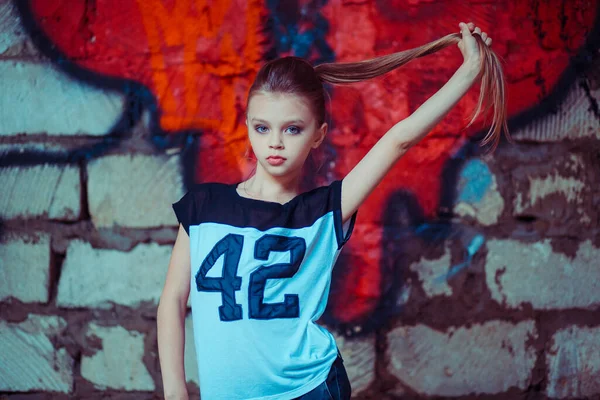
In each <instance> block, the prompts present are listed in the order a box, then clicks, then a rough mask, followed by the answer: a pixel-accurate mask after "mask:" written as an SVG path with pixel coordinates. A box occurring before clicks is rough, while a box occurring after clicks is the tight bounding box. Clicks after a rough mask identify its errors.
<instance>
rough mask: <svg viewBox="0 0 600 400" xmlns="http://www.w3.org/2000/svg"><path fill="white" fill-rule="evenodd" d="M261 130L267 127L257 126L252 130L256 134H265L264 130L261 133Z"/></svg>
mask: <svg viewBox="0 0 600 400" xmlns="http://www.w3.org/2000/svg"><path fill="white" fill-rule="evenodd" d="M263 128H264V129H267V127H266V126H264V125H258V126H257V127H256V128H254V129H255V130H256V132H258V133H265V132H266V130H265V131H262V130H261V129H263Z"/></svg>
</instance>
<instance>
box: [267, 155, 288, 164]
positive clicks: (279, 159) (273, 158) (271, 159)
mask: <svg viewBox="0 0 600 400" xmlns="http://www.w3.org/2000/svg"><path fill="white" fill-rule="evenodd" d="M284 161H285V158H283V157H280V156H269V157H267V162H268V163H269V164H271V165H281V164H283V162H284Z"/></svg>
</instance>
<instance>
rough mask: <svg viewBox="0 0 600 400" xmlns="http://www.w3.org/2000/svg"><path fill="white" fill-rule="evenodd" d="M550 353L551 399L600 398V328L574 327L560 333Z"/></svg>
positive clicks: (547, 388) (549, 378)
mask: <svg viewBox="0 0 600 400" xmlns="http://www.w3.org/2000/svg"><path fill="white" fill-rule="evenodd" d="M552 339H553V344H552V347H551V348H550V351H548V352H547V353H546V366H547V369H548V385H547V386H546V394H547V395H548V397H550V398H559V399H564V398H567V397H568V398H579V399H582V398H585V399H591V398H592V397H593V396H598V395H600V328H598V327H595V328H587V327H578V326H570V327H568V328H565V329H562V330H560V331H558V332H556V333H555V334H554V336H553V338H552Z"/></svg>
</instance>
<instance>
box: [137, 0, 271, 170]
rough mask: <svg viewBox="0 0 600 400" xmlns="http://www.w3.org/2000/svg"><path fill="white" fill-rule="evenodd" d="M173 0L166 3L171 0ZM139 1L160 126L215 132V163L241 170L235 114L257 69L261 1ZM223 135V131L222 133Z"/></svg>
mask: <svg viewBox="0 0 600 400" xmlns="http://www.w3.org/2000/svg"><path fill="white" fill-rule="evenodd" d="M168 3H170V4H168ZM208 3H209V1H207V0H170V1H168V0H137V5H138V7H139V10H140V13H141V15H142V22H143V25H144V29H145V32H146V35H147V38H148V47H149V51H150V54H149V59H150V66H151V74H152V82H153V84H154V87H155V93H156V95H157V97H158V101H159V104H160V106H161V113H160V125H161V127H162V128H163V129H164V130H167V131H172V132H177V131H183V130H190V129H192V130H196V129H202V130H208V131H213V132H214V133H216V134H217V136H220V137H222V138H223V143H222V145H223V146H224V147H225V152H224V154H223V158H222V159H220V160H219V161H220V163H222V164H225V165H222V166H220V168H223V169H225V170H230V169H231V168H234V169H235V170H243V169H245V166H243V165H240V161H239V160H240V159H243V157H241V155H243V153H244V152H245V149H246V127H245V125H244V124H240V123H239V121H241V120H243V118H240V117H241V116H240V115H239V114H240V113H241V112H242V110H244V109H245V100H246V95H247V91H248V89H249V88H250V85H251V83H252V80H253V79H254V76H255V75H256V72H257V71H258V69H259V67H260V62H261V56H262V49H261V46H260V43H261V42H262V38H261V37H260V36H261V35H260V29H259V22H260V19H261V16H262V15H263V13H264V12H265V11H264V10H263V8H262V4H261V3H260V2H258V1H249V2H245V1H244V2H241V1H234V0H220V1H213V2H210V3H211V4H208ZM219 133H220V135H219Z"/></svg>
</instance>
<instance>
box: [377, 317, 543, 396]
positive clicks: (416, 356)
mask: <svg viewBox="0 0 600 400" xmlns="http://www.w3.org/2000/svg"><path fill="white" fill-rule="evenodd" d="M529 335H536V333H535V324H534V322H533V321H523V322H520V323H518V324H516V325H514V324H511V323H508V322H504V321H491V322H487V323H485V324H482V325H479V324H477V325H473V326H472V327H470V328H464V327H460V328H453V329H450V330H448V331H447V332H439V331H436V330H434V329H431V328H429V327H427V326H424V325H417V326H415V327H398V328H396V329H394V330H392V331H391V332H390V333H389V334H388V343H389V346H388V350H387V351H388V356H389V359H390V366H389V368H388V370H389V371H390V372H391V373H392V374H394V375H395V376H396V377H397V378H398V379H399V380H400V381H401V382H402V383H403V384H405V385H407V386H409V387H410V388H411V389H413V390H414V391H416V392H418V393H420V394H424V395H430V396H434V395H435V396H448V397H449V396H462V395H469V394H493V393H502V392H505V391H507V390H508V389H510V388H511V387H518V388H521V389H525V388H527V386H528V385H529V380H530V377H531V371H532V369H533V366H534V364H535V360H536V355H535V351H534V350H533V349H528V348H526V345H525V342H526V341H527V340H528V337H529Z"/></svg>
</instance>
